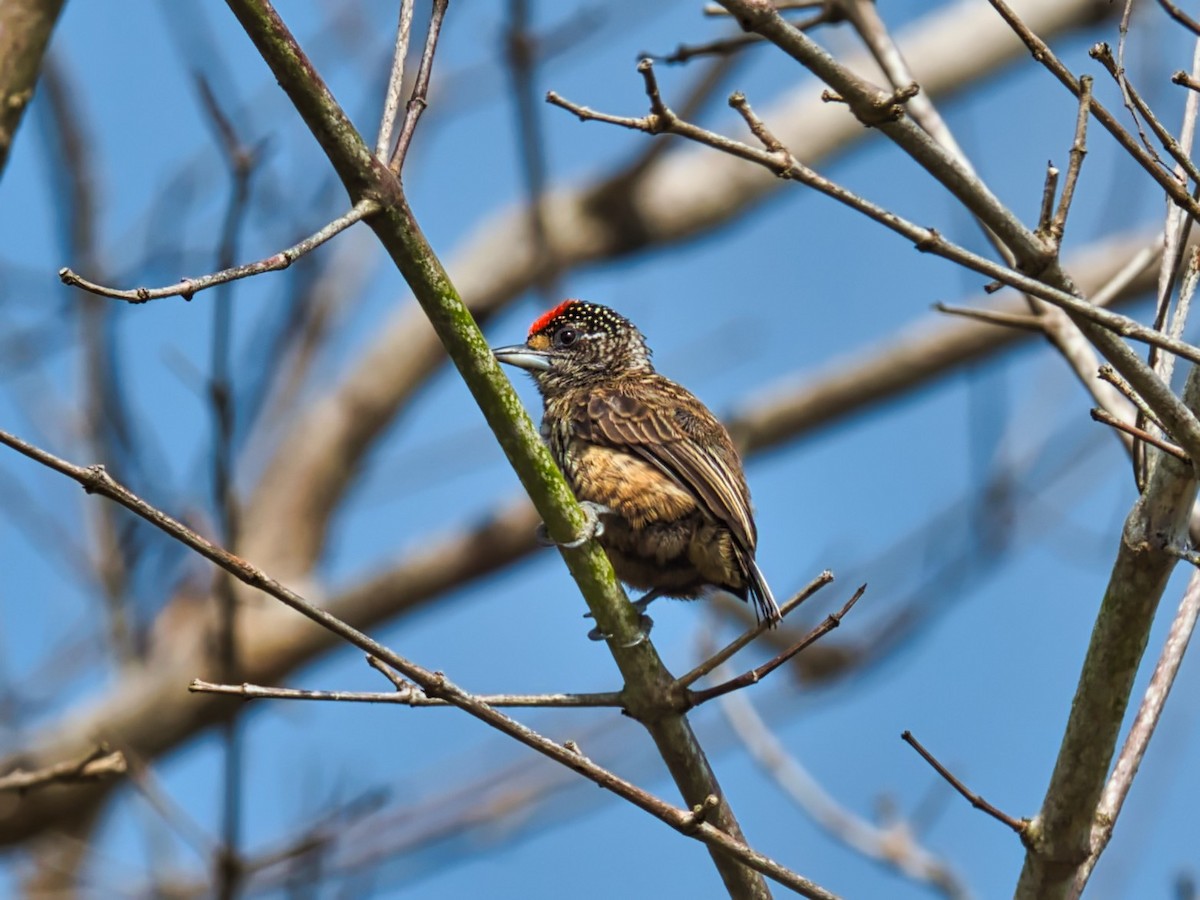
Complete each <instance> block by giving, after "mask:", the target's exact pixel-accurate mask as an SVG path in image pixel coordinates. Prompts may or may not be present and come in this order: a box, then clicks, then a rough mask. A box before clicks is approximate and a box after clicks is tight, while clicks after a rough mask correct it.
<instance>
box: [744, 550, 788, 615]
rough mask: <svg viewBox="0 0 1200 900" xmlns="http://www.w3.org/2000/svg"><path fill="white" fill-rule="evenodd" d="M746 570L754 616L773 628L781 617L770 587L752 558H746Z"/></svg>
mask: <svg viewBox="0 0 1200 900" xmlns="http://www.w3.org/2000/svg"><path fill="white" fill-rule="evenodd" d="M746 569H747V570H748V571H749V573H750V578H749V579H748V580H749V583H750V584H749V590H750V600H751V602H753V603H754V612H755V615H757V616H758V618H759V619H760V620H761V619H766V620H767V621H768V622H769V623H770V624H771V626H772V627H774V626H775V625H776V624H778V623H779V622H780V621H782V619H783V616H782V615H781V614H780V612H779V604H778V603H776V602H775V596H774V595H773V594H772V593H771V587H770V585H768V584H767V579H766V578H764V577H763V573H762V570H761V569H760V568H759V567H758V563H757V562H755V561H754V557H753V556H749V557H748V558H747V560H746Z"/></svg>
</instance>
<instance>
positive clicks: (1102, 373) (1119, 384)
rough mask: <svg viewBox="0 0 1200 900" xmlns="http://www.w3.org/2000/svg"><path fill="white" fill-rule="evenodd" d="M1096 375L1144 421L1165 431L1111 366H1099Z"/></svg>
mask: <svg viewBox="0 0 1200 900" xmlns="http://www.w3.org/2000/svg"><path fill="white" fill-rule="evenodd" d="M1096 374H1097V377H1098V378H1100V380H1101V381H1107V382H1108V383H1109V384H1111V385H1112V386H1113V387H1115V388H1116V389H1117V390H1118V391H1120V392H1121V394H1122V395H1124V397H1125V398H1126V399H1127V400H1129V402H1130V403H1132V404H1133V405H1134V406H1135V407H1137V410H1138V413H1139V415H1141V416H1143V417H1145V419H1146V421H1148V422H1153V423H1154V427H1155V428H1158V429H1159V430H1161V431H1164V432H1165V431H1166V429H1164V428H1163V427H1162V422H1160V421H1158V419H1157V417H1155V415H1154V410H1152V409H1151V408H1150V407H1149V406H1147V405H1146V401H1144V400H1143V399H1142V398H1141V396H1140V395H1139V394H1138V392H1137V391H1135V390H1134V389H1133V388H1132V387H1130V386H1129V383H1128V382H1127V381H1125V379H1124V378H1122V377H1121V376H1120V375H1118V374H1117V372H1116V370H1115V369H1114V368H1113V367H1112V366H1109V365H1104V366H1101V367H1100V369H1099V371H1098V372H1097V373H1096Z"/></svg>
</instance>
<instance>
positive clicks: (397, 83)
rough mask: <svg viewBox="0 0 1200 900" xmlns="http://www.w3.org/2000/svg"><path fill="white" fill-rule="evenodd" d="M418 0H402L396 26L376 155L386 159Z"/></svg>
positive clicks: (393, 129) (392, 136)
mask: <svg viewBox="0 0 1200 900" xmlns="http://www.w3.org/2000/svg"><path fill="white" fill-rule="evenodd" d="M415 3H416V0H401V2H400V22H399V24H398V25H397V26H396V49H395V50H394V51H393V52H392V71H391V74H390V75H389V76H388V85H387V93H386V94H385V95H384V100H383V116H382V117H381V119H380V122H379V137H378V138H377V139H376V141H375V155H376V156H377V157H378V158H379V159H381V160H384V161H386V160H387V158H388V153H389V151H390V150H391V149H392V140H393V138H394V135H395V131H396V115H397V113H398V112H399V110H400V93H401V91H402V89H403V87H404V63H405V61H406V60H407V59H408V40H409V36H410V34H411V33H412V20H413V6H414V5H415Z"/></svg>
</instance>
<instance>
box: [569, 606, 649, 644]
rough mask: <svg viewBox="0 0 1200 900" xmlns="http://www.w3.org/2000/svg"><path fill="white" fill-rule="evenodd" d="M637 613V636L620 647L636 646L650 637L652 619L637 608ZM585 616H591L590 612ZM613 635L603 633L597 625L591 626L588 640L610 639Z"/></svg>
mask: <svg viewBox="0 0 1200 900" xmlns="http://www.w3.org/2000/svg"><path fill="white" fill-rule="evenodd" d="M638 613H639V615H638V633H637V637H635V638H634V639H633V640H632V641H630V642H629V643H628V644H622V645H621V646H622V647H624V648H625V649H627V650H628V649H629V648H630V647H636V646H637V645H638V644H640V643H642V642H643V641H645V640H646V639H647V638H649V637H650V629H651V628H653V627H654V620H653V619H652V618H650V617H649V616H648V615H646V614H645V613H643V612H641V610H639V611H638ZM587 616H591V613H585V617H587ZM614 637H615V635H611V634H605V633H604V632H603V631H601V630H600V626H599V625H597V626H596V627H595V628H593V629H592V630H591V631H589V632H588V640H592V641H610V640H612V639H613V638H614Z"/></svg>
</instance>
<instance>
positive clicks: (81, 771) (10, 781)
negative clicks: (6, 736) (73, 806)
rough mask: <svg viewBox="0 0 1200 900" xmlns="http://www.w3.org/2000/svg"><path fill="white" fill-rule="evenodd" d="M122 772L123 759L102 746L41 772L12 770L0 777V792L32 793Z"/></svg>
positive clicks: (113, 751) (123, 766) (119, 754)
mask: <svg viewBox="0 0 1200 900" xmlns="http://www.w3.org/2000/svg"><path fill="white" fill-rule="evenodd" d="M124 772H125V757H124V756H123V755H121V753H120V752H119V751H115V750H109V749H108V747H106V746H104V745H103V744H101V745H99V746H97V747H96V748H95V749H94V750H92V751H90V752H89V753H86V754H85V755H84V756H82V757H80V758H79V759H75V760H67V761H66V762H60V763H55V764H54V765H52V766H46V767H45V768H42V769H34V770H32V771H28V772H27V771H24V770H22V769H16V770H15V771H12V772H9V773H8V774H6V775H0V792H3V791H20V792H24V791H32V790H35V789H37V788H41V787H46V786H47V785H50V784H73V783H78V782H81V781H96V780H99V779H103V778H113V777H115V776H117V775H122V774H124Z"/></svg>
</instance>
